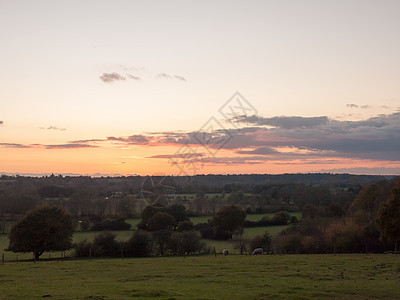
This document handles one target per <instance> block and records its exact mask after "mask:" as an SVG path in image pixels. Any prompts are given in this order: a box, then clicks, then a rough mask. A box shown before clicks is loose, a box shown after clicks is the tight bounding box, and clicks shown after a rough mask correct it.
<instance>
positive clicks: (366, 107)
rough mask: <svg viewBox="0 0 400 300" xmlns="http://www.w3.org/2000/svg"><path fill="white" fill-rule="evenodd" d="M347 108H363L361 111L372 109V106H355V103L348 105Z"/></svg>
mask: <svg viewBox="0 0 400 300" xmlns="http://www.w3.org/2000/svg"><path fill="white" fill-rule="evenodd" d="M346 106H347V107H349V108H361V109H369V108H372V106H371V105H357V104H354V103H350V104H346Z"/></svg>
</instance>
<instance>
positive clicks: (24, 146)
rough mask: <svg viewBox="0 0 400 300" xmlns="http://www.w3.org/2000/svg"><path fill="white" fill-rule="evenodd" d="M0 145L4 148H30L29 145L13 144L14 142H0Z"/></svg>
mask: <svg viewBox="0 0 400 300" xmlns="http://www.w3.org/2000/svg"><path fill="white" fill-rule="evenodd" d="M0 147H4V148H32V146H30V145H23V144H15V143H0Z"/></svg>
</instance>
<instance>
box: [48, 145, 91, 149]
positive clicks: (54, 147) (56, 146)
mask: <svg viewBox="0 0 400 300" xmlns="http://www.w3.org/2000/svg"><path fill="white" fill-rule="evenodd" d="M44 147H45V148H46V149H78V148H96V147H98V146H94V145H88V144H61V145H44Z"/></svg>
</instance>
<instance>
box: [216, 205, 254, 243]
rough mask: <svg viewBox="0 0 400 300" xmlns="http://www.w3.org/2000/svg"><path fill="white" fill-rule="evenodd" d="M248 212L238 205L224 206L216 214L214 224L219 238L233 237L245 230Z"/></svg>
mask: <svg viewBox="0 0 400 300" xmlns="http://www.w3.org/2000/svg"><path fill="white" fill-rule="evenodd" d="M245 219H246V213H245V212H244V211H243V210H242V209H241V208H240V207H239V206H237V205H228V206H224V207H222V208H221V209H220V210H219V211H218V212H217V213H216V214H215V216H214V218H213V224H214V227H215V231H216V236H217V237H218V238H223V239H226V238H229V239H231V238H232V235H233V234H234V233H235V232H236V231H239V232H241V231H242V230H243V224H244V220H245Z"/></svg>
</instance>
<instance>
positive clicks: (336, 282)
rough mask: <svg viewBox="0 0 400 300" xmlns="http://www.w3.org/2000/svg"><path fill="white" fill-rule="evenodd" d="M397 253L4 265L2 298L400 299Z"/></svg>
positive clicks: (1, 270)
mask: <svg viewBox="0 0 400 300" xmlns="http://www.w3.org/2000/svg"><path fill="white" fill-rule="evenodd" d="M399 277H400V256H397V255H392V254H391V255H337V256H333V255H276V256H273V255H261V256H240V255H230V256H227V257H223V256H222V255H218V256H217V257H215V256H213V255H208V256H192V257H161V258H141V259H124V260H122V259H93V260H66V261H63V262H61V261H39V262H37V263H33V262H19V263H6V264H5V265H0V281H1V290H2V293H1V294H0V298H1V299H39V298H42V297H48V298H50V299H132V298H133V299H154V298H155V299H270V298H274V299H277V298H279V299H312V298H319V299H321V298H325V299H326V298H330V299H378V298H379V299H396V298H398V295H400V280H399Z"/></svg>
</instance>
